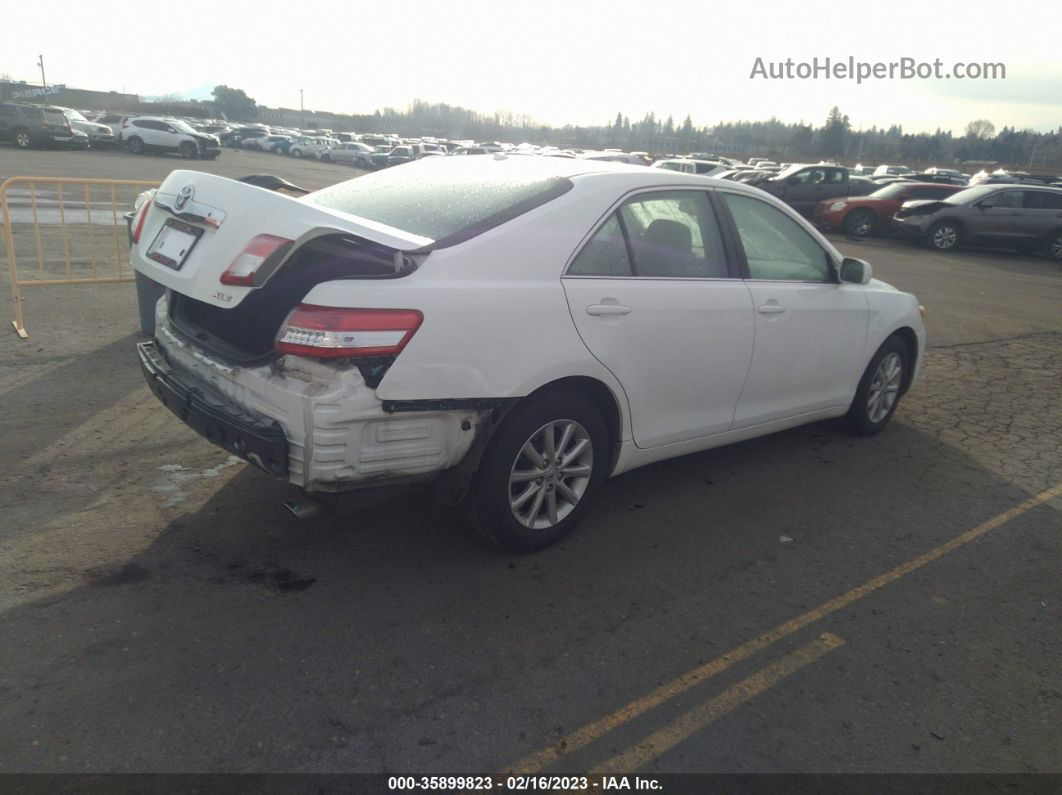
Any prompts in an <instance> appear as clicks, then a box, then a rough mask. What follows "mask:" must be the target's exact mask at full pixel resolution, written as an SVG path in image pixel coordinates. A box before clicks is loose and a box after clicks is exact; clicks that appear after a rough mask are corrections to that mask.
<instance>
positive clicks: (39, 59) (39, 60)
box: [37, 55, 48, 88]
mask: <svg viewBox="0 0 1062 795" xmlns="http://www.w3.org/2000/svg"><path fill="white" fill-rule="evenodd" d="M37 66H39V67H40V68H41V85H42V86H43V87H44V88H47V87H48V81H47V80H45V79H44V56H43V55H38V56H37Z"/></svg>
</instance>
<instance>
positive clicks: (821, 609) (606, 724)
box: [508, 483, 1062, 774]
mask: <svg viewBox="0 0 1062 795" xmlns="http://www.w3.org/2000/svg"><path fill="white" fill-rule="evenodd" d="M1060 495H1062V483H1059V484H1058V485H1056V486H1054V487H1052V488H1050V489H1048V490H1047V491H1044V492H1041V493H1040V494H1037V495H1036V496H1035V497H1030V498H1029V499H1027V500H1025V501H1024V502H1021V503H1019V504H1017V505H1015V506H1014V507H1013V508H1011V509H1010V510H1007V511H1004V512H1003V513H1001V514H999V515H998V516H995V517H993V518H991V519H989V520H988V521H986V522H982V523H981V524H979V525H977V527H974V528H973V529H971V530H967V531H966V532H965V533H962V534H961V535H958V536H956V537H955V538H953V539H951V540H950V541H947V542H945V543H943V544H941V545H940V546H938V547H934V548H933V549H931V550H929V551H928V552H926V553H924V554H922V555H919V556H918V557H917V558H914V559H913V560H909V561H908V562H907V563H903V564H901V565H899V566H897V567H896V568H894V569H892V570H891V571H887V572H885V573H884V574H880V575H878V576H877V577H875V578H873V579H872V580H868V581H867V582H865V583H863V584H862V585H859V586H856V587H855V588H853V589H852V590H850V591H848V592H847V593H843V594H841V595H840V596H835V597H834V598H833V599H830V600H829V601H828V602H823V603H822V604H821V605H819V606H818V607H815V608H813V609H811V610H808V611H807V612H806V613H801V614H800V615H799V616H797V617H795V618H791V619H789V620H788V621H786V622H785V623H783V624H779V625H778V626H777V627H775V628H774V629H771V630H768V631H767V632H765V633H763V634H762V635H760V636H759V637H758V638H754V639H752V640H750V641H748V642H746V643H743V644H741V645H740V646H737V647H736V648H734V649H731V650H730V651H728V652H727V653H726V654H724V655H722V656H721V657H717V658H716V659H714V660H711V661H710V662H706V663H704V664H703V665H699V666H697V667H696V668H693V669H692V670H690V671H687V672H686V673H684V674H682V675H681V676H679V677H677V678H675V679H672V680H671V681H670V682H668V683H666V684H664V685H661V686H660V687H658V688H656V689H655V690H653V691H651V692H650V693H648V694H646V695H644V696H642V697H641V698H637V699H635V700H634V701H632V702H630V703H629V704H627V705H626V706H623V707H620V708H619V709H618V710H616V711H615V712H613V713H611V714H609V715H606V716H605V717H603V718H600V719H598V720H596V721H593V722H591V723H588V724H586V725H585V726H583V727H581V728H579V729H576V730H575V731H574V732H572V733H571V734H568V735H567V736H565V737H562V738H560V739H559V740H558V741H557V742H556V744H554V745H550V746H547V747H546V748H543V749H542V750H540V751H537V752H535V753H533V754H531V755H529V756H526V757H524V758H523V759H521V760H519V761H518V762H516V763H514V764H513V765H511V766H510V769H509V771H508V772H510V773H516V774H520V773H524V774H528V773H537V772H538V771H539V770H542V769H543V768H544V767H546V766H547V765H550V764H552V763H553V762H556V761H557V760H558V759H560V758H562V757H563V756H565V755H566V754H570V753H572V752H573V751H577V750H578V749H580V748H582V747H584V746H586V745H588V744H590V743H592V742H594V741H595V740H597V739H598V738H600V737H602V736H604V735H605V734H608V733H609V732H610V731H612V730H613V729H615V728H617V727H619V726H622V725H623V724H625V723H627V722H629V721H631V720H633V719H634V718H637V717H638V716H639V715H641V714H643V713H645V712H648V711H649V710H650V709H652V708H654V707H656V706H659V705H660V704H662V703H664V702H665V701H667V700H668V699H670V698H673V697H674V696H676V695H678V694H679V693H682V692H684V691H686V690H689V689H690V688H691V687H693V686H694V685H697V684H700V683H701V682H703V681H705V680H707V679H710V678H711V677H713V676H715V675H716V674H719V673H721V672H722V671H725V670H726V669H727V668H729V667H730V666H731V665H733V664H734V663H736V662H740V661H741V660H745V659H747V658H749V657H751V656H752V655H753V654H756V653H757V652H759V651H762V650H763V649H765V648H767V647H768V646H770V645H772V644H774V643H777V642H778V641H779V640H781V639H782V638H785V637H788V636H789V635H792V634H793V633H794V632H797V631H799V630H801V629H803V628H804V627H806V626H808V625H809V624H813V623H814V622H816V621H819V620H821V619H823V618H825V617H826V616H828V615H831V614H832V613H836V612H837V611H838V610H841V609H843V608H845V607H848V605H850V604H852V603H853V602H855V601H857V600H859V599H862V598H863V597H864V596H867V595H868V594H870V593H873V592H874V591H876V590H878V589H879V588H882V587H884V586H886V585H888V584H889V583H892V582H894V581H896V580H898V579H900V578H901V577H903V576H905V575H907V574H910V573H911V572H912V571H915V570H917V569H920V568H921V567H922V566H925V565H926V564H927V563H931V562H932V561H934V560H936V559H937V558H939V557H941V556H942V555H945V554H947V553H948V552H951V551H952V550H954V549H957V548H958V547H961V546H962V545H963V544H968V543H969V542H971V541H973V540H975V539H977V538H980V537H981V536H983V535H984V534H985V533H988V532H989V531H991V530H994V529H995V528H997V527H999V526H1000V525H1002V524H1005V523H1007V522H1009V521H1010V520H1011V519H1013V518H1015V517H1016V516H1020V515H1021V514H1023V513H1025V512H1026V511H1028V510H1031V509H1032V508H1035V507H1036V506H1038V505H1042V504H1044V503H1045V502H1047V501H1048V500H1051V499H1053V498H1055V497H1058V496H1060Z"/></svg>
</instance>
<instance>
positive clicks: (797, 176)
mask: <svg viewBox="0 0 1062 795" xmlns="http://www.w3.org/2000/svg"><path fill="white" fill-rule="evenodd" d="M756 187H758V188H760V189H761V190H765V191H767V192H768V193H770V194H771V195H773V196H777V197H778V198H779V199H781V200H782V201H784V202H785V203H786V204H788V205H789V206H790V207H792V208H793V209H794V210H796V211H797V212H798V213H800V214H801V215H806V216H810V215H811V214H812V213H813V212H814V210H815V206H816V205H817V204H818V203H819V202H821V201H823V200H824V199H835V198H838V199H840V198H845V197H847V196H865V195H866V194H867V193H868V192H870V190H873V189H875V188H876V187H880V186H876V185H874V184H873V183H871V184H870V185H867V184H866V183H865V182H864V181H863V180H853V179H851V177H850V175H849V170H848V169H847V168H845V167H844V166H827V165H815V166H810V165H801V164H799V163H794V164H793V165H791V166H789V167H788V168H787V169H785V170H784V171H779V172H778V173H777V174H775V175H774V176H773V177H770V178H769V179H766V180H764V181H763V182H759V183H757V184H756ZM868 189H869V190H868Z"/></svg>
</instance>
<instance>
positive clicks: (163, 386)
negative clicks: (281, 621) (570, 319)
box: [140, 299, 496, 493]
mask: <svg viewBox="0 0 1062 795" xmlns="http://www.w3.org/2000/svg"><path fill="white" fill-rule="evenodd" d="M155 335H156V336H155V341H154V342H153V343H145V344H144V345H143V346H141V350H140V356H141V363H142V366H144V372H145V377H147V378H148V383H149V385H150V386H151V388H152V391H153V392H154V393H155V394H156V395H157V396H158V397H159V399H160V400H162V401H163V403H164V404H165V405H166V406H167V408H169V409H170V410H171V411H173V412H174V413H175V414H177V416H179V417H180V418H181V419H182V420H183V421H184V422H185V423H187V424H188V425H189V426H190V427H192V429H193V430H195V431H197V432H198V433H200V434H201V435H203V436H204V437H205V438H207V439H209V440H210V441H212V442H214V443H215V444H217V445H218V446H219V447H222V448H224V449H225V450H228V451H230V452H232V453H233V454H235V455H238V456H240V457H241V458H245V459H246V460H248V461H251V463H254V464H256V465H257V466H259V467H260V468H262V469H264V470H265V471H267V472H270V473H271V474H273V475H277V476H279V477H286V478H287V480H288V481H290V482H291V483H292V484H294V485H296V486H299V487H301V488H303V489H304V490H306V491H309V492H326V493H327V492H339V491H348V490H353V489H360V488H366V487H370V486H376V485H393V484H397V483H405V482H411V481H417V480H430V479H433V478H434V477H435V476H437V475H438V473H440V472H442V471H443V470H446V469H450V468H453V467H455V466H456V465H457V464H459V463H460V462H462V461H463V460H464V458H465V456H466V454H467V453H468V452H469V450H470V449H471V448H472V447H473V442H474V440H475V439H476V437H477V436H478V435H479V434H480V433H481V431H482V430H483V429H484V428H486V427H488V425H489V418H490V417H491V415H492V414H493V413H494V409H495V408H496V407H494V406H488V405H478V404H475V403H463V402H460V401H458V402H453V403H452V404H450V403H448V402H445V401H439V402H428V401H411V403H413V404H416V405H411V406H406V405H405V404H404V403H399V404H390V403H388V404H386V405H385V403H384V401H383V400H381V399H380V398H378V397H377V395H376V391H375V389H372V388H370V387H368V386H367V385H366V384H365V382H364V379H363V377H362V375H361V373H360V371H359V370H358V368H356V367H354V366H350V365H340V366H337V365H336V364H335V363H331V364H326V363H322V362H318V361H316V360H311V359H306V358H303V357H281V358H279V359H276V360H275V361H272V362H270V363H268V364H263V365H259V366H247V367H239V366H234V365H231V364H228V363H225V362H223V361H221V360H220V359H217V358H215V357H214V356H212V355H211V354H208V353H207V352H206V351H204V350H203V349H201V348H200V347H199V346H197V345H196V344H195V343H193V342H192V341H191V340H190V339H188V338H187V337H186V336H185V335H184V334H183V333H181V332H180V331H178V330H177V329H176V328H175V327H174V326H173V324H172V322H171V321H170V319H169V315H168V310H167V302H166V300H165V299H163V300H161V301H159V303H158V307H157V310H156V325H155ZM145 361H146V362H147V363H146V364H145ZM207 431H209V433H208V432H207ZM251 454H254V456H252V455H251ZM256 458H257V460H256Z"/></svg>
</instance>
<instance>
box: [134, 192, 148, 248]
mask: <svg viewBox="0 0 1062 795" xmlns="http://www.w3.org/2000/svg"><path fill="white" fill-rule="evenodd" d="M151 202H152V200H151V199H147V200H146V201H145V202H144V205H143V206H142V207H141V208H140V214H139V215H137V217H136V226H134V227H133V242H134V243H139V242H140V232H141V231H142V230H143V229H144V219H146V218H147V214H148V210H150V209H151Z"/></svg>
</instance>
